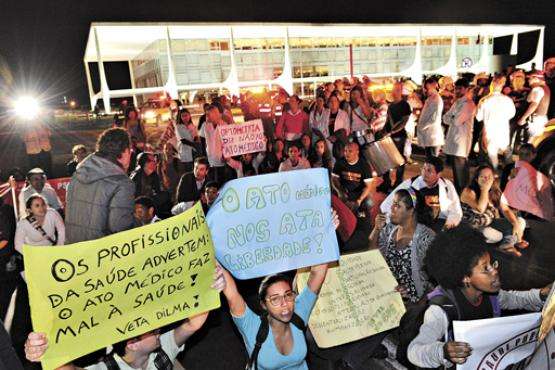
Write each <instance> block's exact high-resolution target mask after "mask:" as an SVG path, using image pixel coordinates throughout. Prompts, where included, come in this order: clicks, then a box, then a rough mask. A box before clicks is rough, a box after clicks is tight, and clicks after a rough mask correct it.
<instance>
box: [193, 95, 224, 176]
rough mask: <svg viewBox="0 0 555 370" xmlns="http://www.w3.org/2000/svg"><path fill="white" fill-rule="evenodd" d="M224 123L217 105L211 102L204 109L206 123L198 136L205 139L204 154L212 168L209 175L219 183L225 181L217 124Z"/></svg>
mask: <svg viewBox="0 0 555 370" xmlns="http://www.w3.org/2000/svg"><path fill="white" fill-rule="evenodd" d="M226 124H227V123H226V122H225V121H224V120H223V119H222V114H221V113H220V110H219V108H218V106H217V105H216V104H211V105H210V107H209V108H208V110H207V111H206V123H205V124H204V125H202V128H201V129H200V136H201V137H203V138H205V139H206V156H207V157H208V163H209V164H210V167H211V170H212V171H211V173H210V174H209V177H210V179H212V180H214V181H217V182H218V183H220V184H223V183H225V161H224V158H223V147H222V137H221V136H220V131H219V130H218V126H219V125H226Z"/></svg>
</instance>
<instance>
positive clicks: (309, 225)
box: [207, 168, 339, 279]
mask: <svg viewBox="0 0 555 370" xmlns="http://www.w3.org/2000/svg"><path fill="white" fill-rule="evenodd" d="M330 210H331V198H330V185H329V179H328V173H327V171H326V170H325V169H321V168H318V169H310V170H302V171H290V172H283V173H279V174H269V175H262V176H256V177H246V178H242V179H238V180H233V181H230V182H228V183H226V185H225V186H224V187H223V188H222V189H221V190H220V195H219V196H218V199H217V200H216V202H215V203H214V205H213V206H212V208H210V212H209V213H208V215H207V220H208V224H209V226H210V230H211V232H212V236H213V239H214V246H215V248H216V256H217V257H218V260H219V261H220V262H221V263H222V265H223V266H224V267H225V268H226V269H227V270H228V271H229V272H230V273H231V274H233V275H234V276H235V277H237V278H239V279H250V278H254V277H259V276H265V275H269V274H272V273H276V272H282V271H288V270H293V269H297V268H299V267H305V266H312V265H316V264H320V263H326V262H330V261H336V260H337V259H338V258H339V249H338V245H337V237H336V235H335V227H334V225H333V222H332V214H331V211H330Z"/></svg>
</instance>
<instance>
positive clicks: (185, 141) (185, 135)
mask: <svg viewBox="0 0 555 370" xmlns="http://www.w3.org/2000/svg"><path fill="white" fill-rule="evenodd" d="M175 138H176V141H177V158H178V162H177V169H178V174H179V176H182V175H183V174H184V173H185V172H189V171H192V170H193V153H194V151H197V148H198V146H199V144H200V138H199V134H198V132H197V129H196V127H195V125H194V123H193V119H192V117H191V113H190V112H189V111H188V110H187V109H186V108H181V109H180V110H179V112H178V114H177V118H176V122H175Z"/></svg>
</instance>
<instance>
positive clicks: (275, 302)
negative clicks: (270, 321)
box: [266, 290, 297, 307]
mask: <svg viewBox="0 0 555 370" xmlns="http://www.w3.org/2000/svg"><path fill="white" fill-rule="evenodd" d="M295 297H297V293H295V292H294V291H292V290H290V291H288V292H286V293H285V294H284V295H278V294H276V295H273V296H270V298H266V301H268V302H270V304H271V305H272V306H274V307H277V306H281V304H282V303H283V302H284V301H285V302H293V301H294V300H295Z"/></svg>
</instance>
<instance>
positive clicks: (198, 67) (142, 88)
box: [84, 23, 544, 111]
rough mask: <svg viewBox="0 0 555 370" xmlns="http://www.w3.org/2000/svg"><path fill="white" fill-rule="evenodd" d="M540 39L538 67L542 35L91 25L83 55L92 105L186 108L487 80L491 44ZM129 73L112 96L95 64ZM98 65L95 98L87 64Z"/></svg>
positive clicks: (485, 30) (509, 29)
mask: <svg viewBox="0 0 555 370" xmlns="http://www.w3.org/2000/svg"><path fill="white" fill-rule="evenodd" d="M531 31H539V33H540V35H539V38H538V45H537V49H536V53H535V55H534V57H533V58H532V59H531V60H530V61H528V62H527V63H525V65H522V67H525V68H526V67H528V68H529V66H530V64H531V63H533V62H535V63H536V64H537V65H538V66H539V65H541V63H542V59H543V32H544V27H543V26H531V25H527V26H520V25H514V26H513V25H510V26H507V25H472V26H470V25H453V26H440V25H336V24H333V25H313V24H231V25H229V24H226V25H223V24H190V23H177V24H134V23H93V24H92V25H91V30H90V33H89V39H88V43H87V47H86V51H85V57H84V62H85V69H86V73H87V82H88V85H89V94H90V98H91V106H93V107H94V106H95V105H96V102H97V101H98V99H103V101H104V106H105V108H106V110H107V111H109V101H110V98H112V97H132V98H133V99H134V101H135V104H136V105H137V104H140V102H141V101H144V100H145V99H146V98H148V97H149V96H152V95H153V94H158V93H160V92H167V93H169V94H170V95H171V96H172V97H176V96H180V97H184V98H187V99H189V100H190V101H191V102H192V101H193V99H194V97H195V96H196V95H197V94H199V93H202V92H205V91H214V90H215V91H220V92H223V91H225V92H228V93H230V94H235V95H238V94H239V92H240V91H241V89H245V88H253V87H260V86H264V87H269V88H272V86H276V85H278V86H280V87H282V88H284V89H285V90H286V91H288V92H289V93H297V94H300V95H310V94H311V93H312V92H313V91H314V87H315V86H316V85H317V84H320V83H322V82H327V81H333V80H335V79H337V78H342V77H345V76H363V75H367V76H369V77H373V78H376V77H396V76H407V77H410V78H412V79H413V80H414V81H416V82H420V80H421V79H422V76H423V75H425V74H431V73H437V74H442V75H451V76H453V77H454V76H456V75H457V74H458V73H463V72H473V73H478V72H488V73H489V72H492V71H493V70H492V65H491V61H492V58H493V39H494V38H495V37H502V36H512V38H513V41H512V45H511V54H516V51H517V42H518V34H519V33H524V32H531ZM112 61H126V62H128V64H129V73H130V76H131V89H123V90H113V89H110V87H109V86H108V82H107V76H106V72H105V70H104V65H103V63H104V62H112ZM94 62H96V63H98V67H99V77H100V91H99V92H95V91H94V89H93V84H92V81H91V76H90V70H89V63H94Z"/></svg>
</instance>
